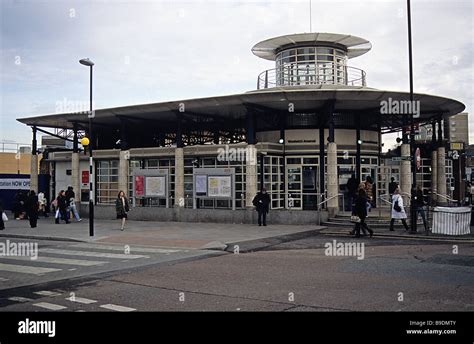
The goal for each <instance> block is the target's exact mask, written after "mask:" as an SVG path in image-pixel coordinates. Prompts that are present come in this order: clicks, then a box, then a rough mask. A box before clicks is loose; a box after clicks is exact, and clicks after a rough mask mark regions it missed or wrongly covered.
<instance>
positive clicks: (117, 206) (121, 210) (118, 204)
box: [115, 197, 130, 215]
mask: <svg viewBox="0 0 474 344" xmlns="http://www.w3.org/2000/svg"><path fill="white" fill-rule="evenodd" d="M124 199H125V207H124V206H123V202H122V199H121V198H118V197H117V199H116V200H115V210H116V211H117V215H124V214H126V213H128V212H129V211H130V207H129V205H128V199H127V197H124Z"/></svg>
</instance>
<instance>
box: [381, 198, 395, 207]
mask: <svg viewBox="0 0 474 344" xmlns="http://www.w3.org/2000/svg"><path fill="white" fill-rule="evenodd" d="M379 198H380V199H381V200H382V201H384V202H385V203H388V204H390V205H392V204H393V203H392V202H390V201H387V200H385V199H383V198H382V197H380V196H379Z"/></svg>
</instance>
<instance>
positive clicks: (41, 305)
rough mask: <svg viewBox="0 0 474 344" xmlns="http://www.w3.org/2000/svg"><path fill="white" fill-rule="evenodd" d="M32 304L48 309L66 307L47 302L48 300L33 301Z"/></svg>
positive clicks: (54, 309)
mask: <svg viewBox="0 0 474 344" xmlns="http://www.w3.org/2000/svg"><path fill="white" fill-rule="evenodd" d="M33 306H36V307H41V308H45V309H49V310H51V311H59V310H60V309H66V308H67V307H64V306H60V305H56V304H54V303H48V302H40V303H33Z"/></svg>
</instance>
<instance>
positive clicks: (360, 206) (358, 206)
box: [353, 189, 374, 238]
mask: <svg viewBox="0 0 474 344" xmlns="http://www.w3.org/2000/svg"><path fill="white" fill-rule="evenodd" d="M353 213H354V215H357V216H358V217H359V218H360V222H357V223H356V224H355V228H354V233H355V236H356V238H360V229H361V228H365V229H367V231H368V232H369V234H370V237H372V235H374V231H373V230H372V229H370V228H369V227H368V226H367V224H366V223H365V218H366V217H367V194H366V193H365V191H364V189H359V193H358V195H357V198H356V200H355V202H354V209H353Z"/></svg>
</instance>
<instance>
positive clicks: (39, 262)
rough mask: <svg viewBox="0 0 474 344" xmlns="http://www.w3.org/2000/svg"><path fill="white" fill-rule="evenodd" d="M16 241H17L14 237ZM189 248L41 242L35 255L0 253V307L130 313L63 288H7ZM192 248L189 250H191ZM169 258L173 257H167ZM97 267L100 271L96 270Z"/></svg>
mask: <svg viewBox="0 0 474 344" xmlns="http://www.w3.org/2000/svg"><path fill="white" fill-rule="evenodd" d="M18 242H20V241H19V240H18ZM189 251H190V250H189V249H178V248H167V247H145V246H135V245H119V244H100V243H59V244H56V243H53V244H51V243H47V244H45V243H43V244H39V248H38V252H37V253H38V254H37V255H36V256H35V257H34V259H32V257H28V256H14V255H12V256H0V292H1V290H2V289H5V290H7V292H6V293H5V294H4V295H3V296H1V295H0V309H1V308H3V307H7V309H8V307H11V306H15V307H25V308H24V309H28V310H37V311H76V312H80V311H84V309H86V310H93V311H99V310H102V311H112V312H131V311H135V310H136V309H134V308H131V307H127V306H125V305H116V304H112V303H110V302H109V303H108V302H102V303H101V302H99V301H98V300H93V299H90V298H86V297H84V296H76V295H74V296H70V295H69V294H68V293H67V292H65V291H61V290H59V291H57V290H53V291H51V290H37V291H33V290H28V289H27V290H26V291H25V290H23V291H20V292H16V291H15V290H13V291H8V290H11V289H9V288H11V287H12V286H13V287H16V286H17V285H21V284H22V282H25V281H26V282H27V284H26V285H28V284H30V283H31V282H32V281H34V282H40V281H41V278H43V279H47V280H48V281H49V280H56V279H64V278H69V277H75V276H81V275H87V274H89V273H95V272H97V271H109V270H114V269H119V268H123V267H126V266H128V265H127V264H128V263H126V262H138V261H145V260H147V259H150V258H156V259H160V257H162V256H163V257H166V256H169V255H172V254H180V253H184V254H187V253H186V252H189ZM191 251H192V250H191ZM171 258H173V257H171ZM98 269H100V270H98ZM33 284H35V283H33Z"/></svg>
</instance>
